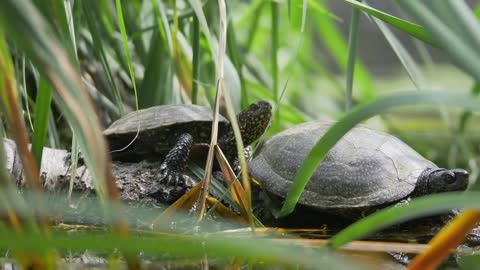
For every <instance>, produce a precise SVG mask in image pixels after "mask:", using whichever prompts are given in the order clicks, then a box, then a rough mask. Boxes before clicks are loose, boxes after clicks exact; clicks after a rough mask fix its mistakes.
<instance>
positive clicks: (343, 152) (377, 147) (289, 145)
mask: <svg viewBox="0 0 480 270" xmlns="http://www.w3.org/2000/svg"><path fill="white" fill-rule="evenodd" d="M332 124H333V122H325V121H315V122H309V123H304V124H301V125H297V126H294V127H292V128H289V129H287V130H285V131H283V132H281V133H278V134H276V135H275V136H273V137H271V138H268V139H266V140H265V141H264V142H263V143H262V144H261V146H260V147H259V149H258V150H257V153H256V156H255V157H254V159H253V160H252V161H251V162H250V164H249V170H250V173H251V175H252V176H253V177H254V178H255V179H257V180H258V181H260V182H261V183H262V184H263V185H264V186H265V188H266V190H268V191H269V192H271V193H273V194H275V195H277V196H280V197H285V196H286V194H287V192H288V190H289V188H290V185H291V184H292V181H293V179H294V177H295V174H296V172H297V170H298V168H299V167H300V165H301V164H302V163H303V161H304V159H305V157H306V156H307V154H308V153H309V152H310V150H311V149H312V147H313V146H314V145H315V143H316V142H317V141H318V139H319V138H320V137H322V136H323V134H324V133H325V132H326V131H327V130H328V128H329V127H330V126H331V125H332ZM436 167H437V166H436V165H435V164H433V163H432V162H431V161H428V160H426V159H425V158H423V157H422V156H421V155H420V154H418V153H417V152H416V151H415V150H413V149H412V148H411V147H410V146H408V145H406V144H405V143H403V142H402V141H400V140H399V139H397V138H395V137H393V136H391V135H389V134H386V133H383V132H378V131H375V130H372V129H370V128H368V127H366V126H363V125H359V126H357V127H355V128H354V129H352V130H350V132H348V133H347V134H346V135H345V136H344V137H343V138H342V139H341V140H340V141H339V142H338V143H337V144H336V145H335V146H334V147H333V148H332V149H331V150H330V152H329V153H328V154H327V156H326V157H325V159H324V160H323V161H322V163H321V164H320V166H319V167H318V168H317V170H316V171H315V173H314V175H313V176H312V178H311V179H310V182H309V183H308V185H307V187H306V189H305V191H304V192H303V194H302V196H301V198H300V200H299V203H300V204H303V205H307V206H312V207H315V208H317V209H324V210H332V209H348V208H362V207H363V208H369V207H375V206H380V205H383V204H389V203H393V202H396V201H398V200H401V199H403V198H406V197H408V196H409V195H410V193H411V192H412V191H413V190H414V188H415V184H416V181H417V178H418V176H419V175H420V173H421V172H422V171H423V170H425V169H426V168H436Z"/></svg>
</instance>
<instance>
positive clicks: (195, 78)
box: [192, 16, 200, 104]
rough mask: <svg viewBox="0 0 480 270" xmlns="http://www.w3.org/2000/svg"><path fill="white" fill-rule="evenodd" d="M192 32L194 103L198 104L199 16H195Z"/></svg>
mask: <svg viewBox="0 0 480 270" xmlns="http://www.w3.org/2000/svg"><path fill="white" fill-rule="evenodd" d="M192 24H193V29H192V31H193V34H192V53H193V59H192V103H193V104H197V99H198V97H197V96H198V83H199V81H200V24H199V22H198V18H197V16H194V17H193V22H192Z"/></svg>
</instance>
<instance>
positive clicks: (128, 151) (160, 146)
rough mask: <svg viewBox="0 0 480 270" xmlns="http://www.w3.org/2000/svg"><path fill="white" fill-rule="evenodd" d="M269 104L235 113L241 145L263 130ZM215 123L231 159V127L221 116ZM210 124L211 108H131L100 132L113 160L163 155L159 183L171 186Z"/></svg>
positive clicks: (208, 132) (208, 133) (233, 148)
mask: <svg viewBox="0 0 480 270" xmlns="http://www.w3.org/2000/svg"><path fill="white" fill-rule="evenodd" d="M271 109H272V107H271V105H270V103H268V102H267V101H263V100H261V101H257V102H255V103H253V104H251V105H250V106H249V107H248V108H246V109H245V110H243V111H242V112H240V113H239V114H238V115H237V121H238V125H239V127H240V132H241V135H242V139H243V144H244V145H249V144H251V143H252V142H253V141H254V140H256V139H257V138H258V137H260V135H261V134H263V132H264V131H265V129H266V128H267V126H268V123H269V121H270V118H271V115H272V112H271ZM218 124H219V134H218V145H219V146H220V148H221V149H222V150H223V152H224V153H225V156H226V157H227V159H228V160H229V161H230V162H232V161H233V160H234V159H235V157H236V153H237V152H236V151H237V150H236V142H235V138H234V133H233V129H232V127H231V125H230V123H229V122H228V120H227V119H225V118H224V117H220V118H219V121H218ZM211 127H212V111H211V110H210V109H209V108H207V107H202V106H198V105H162V106H155V107H151V108H147V109H143V110H139V111H135V112H131V113H129V114H127V115H125V116H124V117H122V118H120V119H118V120H117V121H115V122H114V123H112V124H111V126H110V127H109V128H107V129H106V130H105V131H104V132H103V134H104V135H105V136H106V138H107V140H108V143H109V146H110V149H111V150H112V156H113V159H117V160H132V159H135V160H138V159H147V158H152V157H153V158H155V159H160V158H163V157H164V161H163V163H162V164H161V165H160V177H159V182H164V183H165V184H167V185H169V184H170V183H173V184H174V185H175V186H176V185H177V184H178V183H180V182H183V183H185V181H186V178H187V177H186V175H185V174H184V170H185V168H186V165H187V160H188V156H189V153H190V150H191V149H192V146H193V145H195V144H208V143H209V142H210V136H211ZM137 131H138V136H137ZM135 136H137V137H136V138H135Z"/></svg>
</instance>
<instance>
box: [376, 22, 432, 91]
mask: <svg viewBox="0 0 480 270" xmlns="http://www.w3.org/2000/svg"><path fill="white" fill-rule="evenodd" d="M372 20H373V21H374V22H375V24H377V26H378V28H379V29H380V31H382V34H383V35H384V36H385V38H386V39H387V41H388V44H390V46H391V47H392V49H393V51H394V52H395V54H396V55H397V57H398V59H399V60H400V62H401V63H402V66H403V68H404V69H405V71H406V72H407V74H408V77H409V78H410V80H411V81H412V83H413V84H414V85H415V87H416V88H417V89H420V88H421V87H422V85H423V76H422V73H421V71H420V68H419V67H418V66H417V64H416V63H415V60H413V57H412V56H411V55H410V54H409V53H408V50H407V49H405V47H404V46H403V45H402V43H401V42H400V40H398V39H397V38H396V37H395V35H394V34H393V33H392V31H390V29H389V28H388V27H387V26H386V25H385V23H384V22H382V21H380V20H378V19H376V18H372Z"/></svg>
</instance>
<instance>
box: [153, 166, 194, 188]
mask: <svg viewBox="0 0 480 270" xmlns="http://www.w3.org/2000/svg"><path fill="white" fill-rule="evenodd" d="M159 179H160V180H159V182H160V183H161V184H164V185H166V186H174V187H176V186H179V185H182V186H185V187H189V186H191V182H192V180H191V179H190V177H188V176H187V175H185V174H183V173H180V172H178V171H176V170H172V169H170V168H169V167H168V166H167V165H166V164H164V163H163V164H162V165H161V166H160V176H159Z"/></svg>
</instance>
